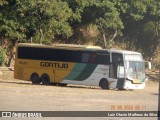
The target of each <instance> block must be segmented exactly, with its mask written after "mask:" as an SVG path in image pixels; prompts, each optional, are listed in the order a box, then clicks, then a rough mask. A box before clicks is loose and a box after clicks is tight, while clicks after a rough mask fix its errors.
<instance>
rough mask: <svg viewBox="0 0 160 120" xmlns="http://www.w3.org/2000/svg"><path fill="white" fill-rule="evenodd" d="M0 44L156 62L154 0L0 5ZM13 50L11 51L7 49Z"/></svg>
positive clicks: (158, 25)
mask: <svg viewBox="0 0 160 120" xmlns="http://www.w3.org/2000/svg"><path fill="white" fill-rule="evenodd" d="M0 40H1V41H3V42H4V41H6V40H8V41H11V43H13V46H15V44H16V43H17V42H34V43H43V44H50V43H55V42H62V43H74V44H94V45H99V46H102V47H103V48H111V47H114V48H115V47H117V48H122V49H129V50H136V51H139V52H142V53H143V55H144V57H145V59H146V60H149V61H150V60H152V61H153V62H154V63H155V65H156V64H158V63H159V62H160V58H159V56H160V51H159V50H160V2H159V0H38V1H37V0H1V1H0ZM12 48H13V47H12Z"/></svg>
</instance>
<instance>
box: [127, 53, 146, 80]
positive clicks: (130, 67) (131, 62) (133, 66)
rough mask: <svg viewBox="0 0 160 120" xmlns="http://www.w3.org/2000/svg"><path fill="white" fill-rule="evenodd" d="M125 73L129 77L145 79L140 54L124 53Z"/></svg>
mask: <svg viewBox="0 0 160 120" xmlns="http://www.w3.org/2000/svg"><path fill="white" fill-rule="evenodd" d="M125 60H126V73H127V78H129V79H139V80H144V79H145V67H144V62H143V58H142V56H141V55H139V54H138V55H126V56H125Z"/></svg>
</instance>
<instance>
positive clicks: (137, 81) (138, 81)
mask: <svg viewBox="0 0 160 120" xmlns="http://www.w3.org/2000/svg"><path fill="white" fill-rule="evenodd" d="M133 83H141V82H140V80H137V79H135V80H133Z"/></svg>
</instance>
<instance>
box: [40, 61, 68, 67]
mask: <svg viewBox="0 0 160 120" xmlns="http://www.w3.org/2000/svg"><path fill="white" fill-rule="evenodd" d="M40 66H41V67H53V68H68V64H67V63H55V62H41V63H40Z"/></svg>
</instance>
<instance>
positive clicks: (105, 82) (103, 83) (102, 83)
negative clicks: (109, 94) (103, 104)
mask: <svg viewBox="0 0 160 120" xmlns="http://www.w3.org/2000/svg"><path fill="white" fill-rule="evenodd" d="M99 86H100V87H101V88H102V89H105V90H108V89H109V83H108V80H106V79H102V80H101V81H100V83H99Z"/></svg>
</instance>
